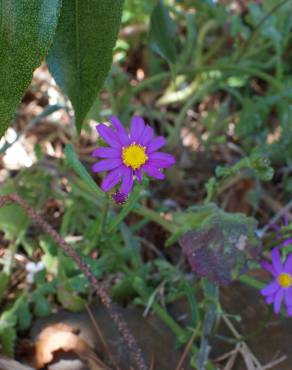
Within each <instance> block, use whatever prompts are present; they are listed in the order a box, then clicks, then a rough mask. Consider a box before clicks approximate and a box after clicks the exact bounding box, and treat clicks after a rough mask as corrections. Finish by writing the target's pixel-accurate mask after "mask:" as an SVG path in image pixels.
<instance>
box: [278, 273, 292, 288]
mask: <svg viewBox="0 0 292 370" xmlns="http://www.w3.org/2000/svg"><path fill="white" fill-rule="evenodd" d="M278 283H279V284H280V285H281V287H282V288H289V287H290V286H291V285H292V276H291V275H290V274H287V273H286V272H282V274H280V275H279V276H278Z"/></svg>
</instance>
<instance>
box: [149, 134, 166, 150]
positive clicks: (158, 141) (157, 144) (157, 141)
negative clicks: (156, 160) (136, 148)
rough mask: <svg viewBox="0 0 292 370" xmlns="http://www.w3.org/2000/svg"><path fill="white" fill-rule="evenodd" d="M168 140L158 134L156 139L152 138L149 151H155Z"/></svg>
mask: <svg viewBox="0 0 292 370" xmlns="http://www.w3.org/2000/svg"><path fill="white" fill-rule="evenodd" d="M165 143H166V140H165V138H164V137H163V136H158V137H156V138H155V139H153V140H151V142H150V143H149V145H148V147H147V152H148V153H153V152H155V151H156V150H158V149H160V148H161V147H162V146H163V145H165Z"/></svg>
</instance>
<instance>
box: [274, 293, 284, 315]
mask: <svg viewBox="0 0 292 370" xmlns="http://www.w3.org/2000/svg"><path fill="white" fill-rule="evenodd" d="M283 296H284V291H283V289H279V290H278V292H277V294H276V295H275V300H274V312H275V313H279V312H280V309H281V304H282V300H283Z"/></svg>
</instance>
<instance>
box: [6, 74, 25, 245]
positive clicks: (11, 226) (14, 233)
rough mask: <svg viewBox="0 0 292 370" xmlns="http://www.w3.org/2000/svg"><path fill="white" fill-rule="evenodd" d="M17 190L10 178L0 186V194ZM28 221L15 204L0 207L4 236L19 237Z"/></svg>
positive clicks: (22, 211) (11, 238)
mask: <svg viewBox="0 0 292 370" xmlns="http://www.w3.org/2000/svg"><path fill="white" fill-rule="evenodd" d="M0 78H1V77H0ZM0 89H1V87H0ZM0 99H1V97H0ZM0 114H1V113H0ZM17 191H18V189H17V187H16V186H15V184H14V183H13V181H11V180H8V181H6V183H5V184H4V185H1V187H0V195H7V194H10V193H17ZM29 222H30V220H29V217H28V216H27V214H26V213H25V211H24V210H23V209H21V208H20V207H19V206H18V205H17V204H14V203H13V204H11V203H10V204H7V205H5V206H4V207H2V208H0V229H1V230H2V231H4V233H5V235H6V237H7V238H8V239H10V240H14V239H19V237H20V236H21V235H22V234H23V233H24V232H25V230H26V228H27V227H28V225H29Z"/></svg>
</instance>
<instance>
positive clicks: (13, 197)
mask: <svg viewBox="0 0 292 370" xmlns="http://www.w3.org/2000/svg"><path fill="white" fill-rule="evenodd" d="M9 202H14V203H16V204H18V205H19V206H20V207H21V208H23V209H24V210H25V212H26V213H27V214H28V216H29V217H30V218H31V220H32V221H33V222H34V223H35V224H37V225H38V226H39V227H40V228H41V229H42V230H43V231H45V232H46V233H47V234H49V235H50V236H51V238H52V239H53V240H54V241H55V242H56V243H57V244H58V245H59V246H60V247H61V249H62V250H63V251H64V253H65V254H66V255H67V256H69V257H71V258H72V259H73V260H74V261H75V263H76V264H77V266H78V267H79V268H80V270H81V271H82V272H83V273H84V275H85V276H86V278H87V279H88V281H89V283H90V284H91V285H92V287H93V288H94V290H95V291H96V293H97V295H98V297H99V298H100V300H101V302H102V304H103V305H104V306H105V307H106V308H107V310H108V312H109V314H110V316H111V318H112V320H113V321H114V323H115V324H116V325H117V328H118V330H119V332H120V334H121V335H122V337H123V339H124V340H125V342H126V343H127V345H128V347H129V349H130V351H131V353H132V355H133V360H134V361H135V363H136V365H137V369H139V370H146V369H147V366H146V364H145V360H144V358H143V355H142V351H141V349H140V348H139V347H138V344H137V342H136V340H135V338H134V336H133V335H132V333H131V332H130V330H129V328H128V326H127V324H126V322H125V321H124V319H123V318H122V316H121V314H120V313H119V312H118V309H117V307H116V306H115V305H114V303H113V301H112V299H111V298H110V296H109V295H108V294H107V292H106V291H105V290H104V288H103V287H102V285H101V284H99V282H98V280H97V279H96V277H95V276H94V274H93V273H92V271H91V268H90V266H89V265H88V264H87V263H86V262H84V261H83V260H82V258H81V257H80V256H79V254H78V253H77V252H76V251H75V249H73V248H72V247H71V245H69V244H68V243H66V242H65V240H64V239H63V238H62V237H61V236H60V235H59V234H58V233H57V232H56V231H55V230H54V229H53V228H52V226H51V225H50V224H48V223H47V222H46V221H45V220H44V219H43V218H42V217H41V216H40V215H39V214H38V213H37V212H36V211H35V210H34V209H33V208H32V207H30V206H29V205H28V204H27V203H26V202H25V201H24V200H23V199H22V198H21V197H20V196H19V195H17V194H9V195H6V196H0V208H1V207H3V206H4V204H5V203H9Z"/></svg>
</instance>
